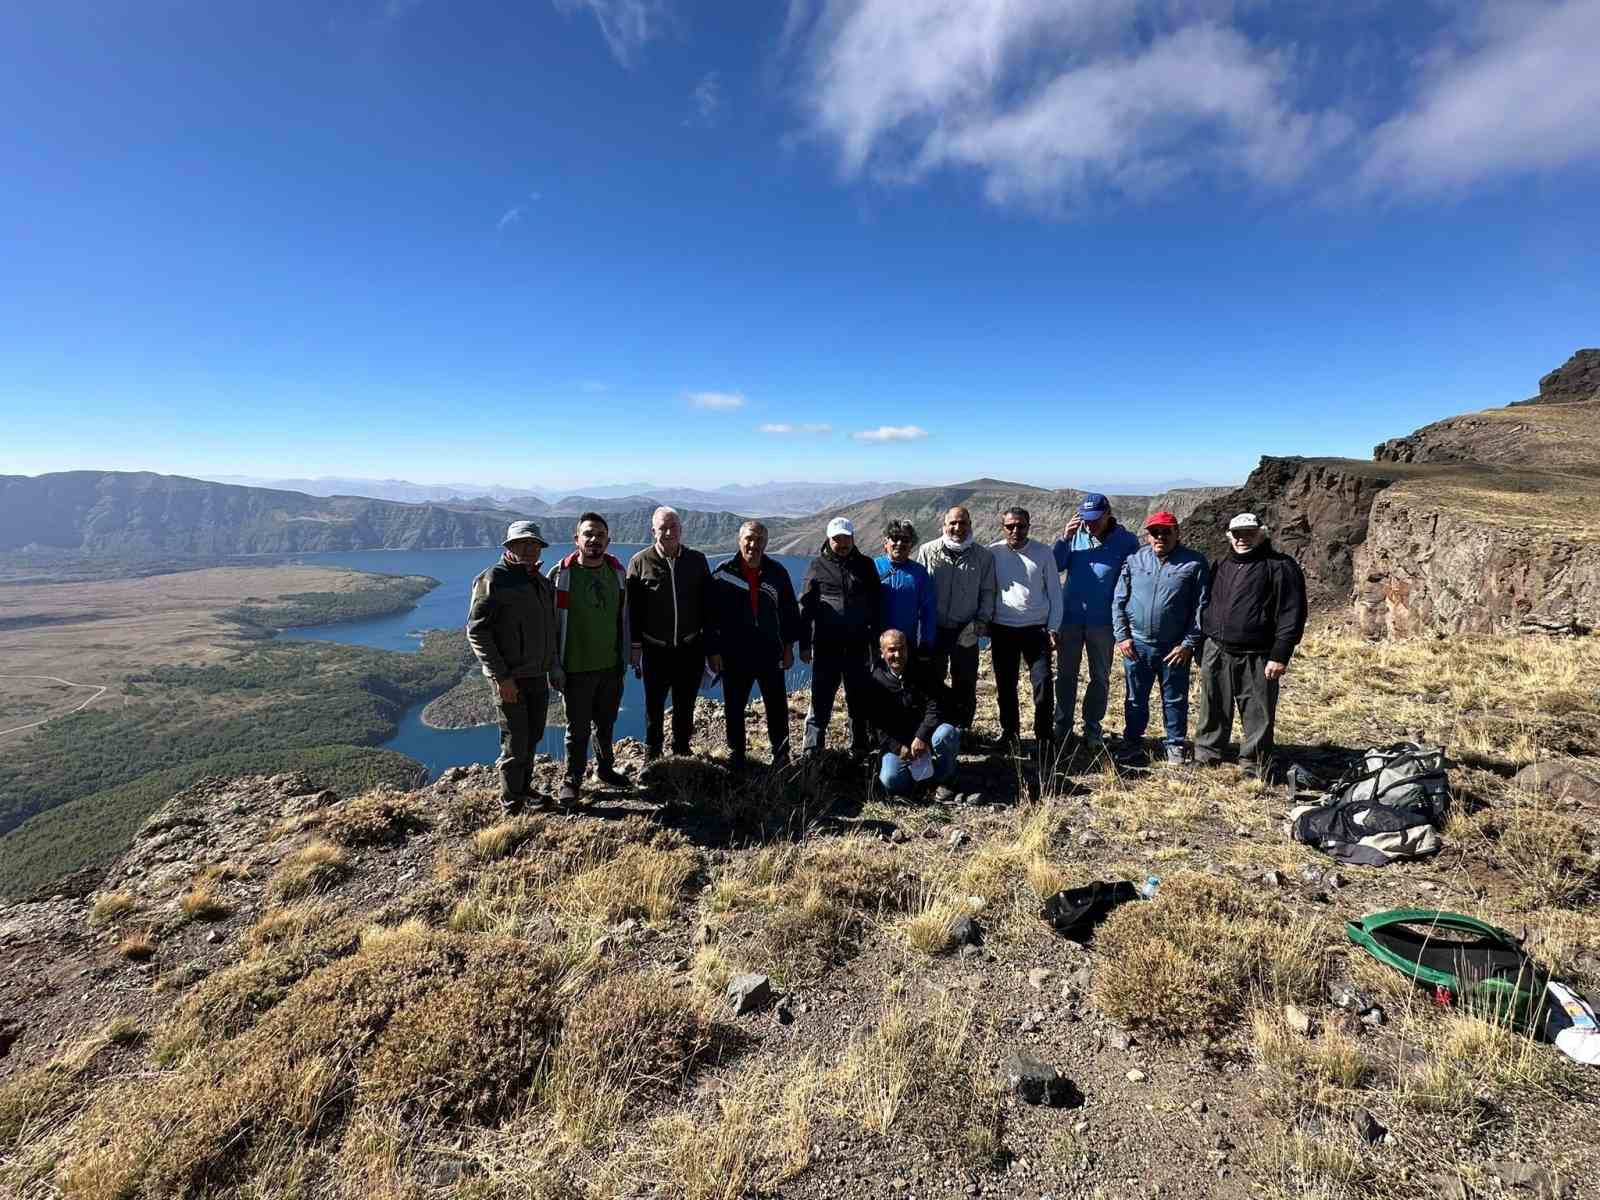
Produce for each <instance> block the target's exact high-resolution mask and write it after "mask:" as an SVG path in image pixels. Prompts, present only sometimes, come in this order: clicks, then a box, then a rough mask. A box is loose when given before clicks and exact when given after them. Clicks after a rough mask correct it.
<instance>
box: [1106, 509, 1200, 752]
mask: <svg viewBox="0 0 1600 1200" xmlns="http://www.w3.org/2000/svg"><path fill="white" fill-rule="evenodd" d="M1144 534H1145V540H1146V541H1147V542H1148V543H1149V544H1148V545H1146V546H1144V547H1143V548H1142V549H1140V550H1139V551H1138V552H1137V553H1134V554H1131V555H1129V556H1128V558H1127V559H1126V560H1125V561H1124V562H1123V564H1122V571H1121V574H1120V575H1118V577H1117V588H1116V592H1115V594H1114V596H1113V598H1112V602H1111V624H1112V627H1113V636H1114V637H1115V638H1116V639H1117V641H1116V647H1117V654H1118V655H1119V656H1120V657H1121V659H1122V670H1123V676H1124V679H1125V680H1126V682H1127V694H1126V697H1125V699H1124V700H1123V731H1122V750H1123V753H1124V754H1125V755H1128V756H1142V754H1143V745H1142V739H1143V738H1144V731H1145V728H1146V726H1148V725H1149V723H1150V688H1151V685H1152V684H1154V683H1155V681H1156V680H1157V679H1159V680H1160V681H1161V715H1162V719H1163V723H1164V724H1165V726H1166V735H1167V736H1166V757H1167V761H1168V762H1169V763H1181V762H1182V761H1183V739H1184V736H1185V735H1186V734H1187V733H1188V729H1189V664H1190V663H1191V662H1192V661H1193V660H1194V656H1195V655H1196V654H1198V653H1199V652H1200V647H1201V646H1202V645H1203V644H1204V641H1205V637H1204V635H1203V634H1202V633H1201V632H1200V610H1201V609H1202V608H1203V607H1205V602H1206V595H1207V592H1208V591H1209V590H1210V584H1211V567H1210V564H1209V563H1207V562H1206V556H1205V555H1203V554H1201V553H1199V552H1198V551H1195V550H1191V549H1189V547H1187V546H1185V545H1183V543H1182V542H1180V541H1179V540H1178V520H1177V518H1176V517H1174V516H1173V515H1172V514H1171V513H1169V512H1158V513H1151V514H1150V516H1149V517H1147V518H1145V523H1144Z"/></svg>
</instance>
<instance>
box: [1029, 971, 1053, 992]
mask: <svg viewBox="0 0 1600 1200" xmlns="http://www.w3.org/2000/svg"><path fill="white" fill-rule="evenodd" d="M1054 977H1055V972H1054V971H1052V970H1050V969H1049V968H1048V967H1034V968H1033V970H1031V971H1029V972H1028V986H1029V987H1031V988H1032V989H1033V990H1034V991H1036V992H1037V991H1043V990H1044V985H1045V984H1047V983H1049V982H1050V980H1051V979H1053V978H1054Z"/></svg>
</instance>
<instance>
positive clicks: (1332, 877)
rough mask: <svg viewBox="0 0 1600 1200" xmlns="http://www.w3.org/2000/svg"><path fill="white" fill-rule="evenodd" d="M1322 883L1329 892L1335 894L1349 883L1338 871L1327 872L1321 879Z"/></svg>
mask: <svg viewBox="0 0 1600 1200" xmlns="http://www.w3.org/2000/svg"><path fill="white" fill-rule="evenodd" d="M1322 882H1323V883H1325V884H1326V885H1327V886H1328V889H1329V890H1330V891H1335V892H1337V891H1338V890H1339V889H1340V888H1342V887H1346V886H1348V885H1349V883H1350V881H1349V880H1348V879H1346V878H1345V877H1344V876H1343V875H1341V874H1340V873H1339V872H1338V871H1329V872H1328V873H1327V874H1326V875H1324V876H1323V877H1322Z"/></svg>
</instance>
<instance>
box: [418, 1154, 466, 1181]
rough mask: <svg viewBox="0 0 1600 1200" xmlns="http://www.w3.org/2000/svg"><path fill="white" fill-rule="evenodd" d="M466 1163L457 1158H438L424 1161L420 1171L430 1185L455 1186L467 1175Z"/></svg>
mask: <svg viewBox="0 0 1600 1200" xmlns="http://www.w3.org/2000/svg"><path fill="white" fill-rule="evenodd" d="M466 1173H467V1168H466V1164H465V1163H463V1162H461V1161H460V1160H459V1159H455V1158H436V1159H434V1160H433V1161H432V1162H429V1163H424V1164H423V1167H422V1170H421V1171H420V1172H418V1174H420V1175H421V1176H422V1178H423V1181H424V1182H425V1183H426V1184H427V1185H428V1186H429V1187H436V1188H453V1187H456V1186H458V1185H459V1184H460V1183H461V1180H462V1178H463V1177H464V1176H465V1175H466Z"/></svg>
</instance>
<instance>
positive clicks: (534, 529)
mask: <svg viewBox="0 0 1600 1200" xmlns="http://www.w3.org/2000/svg"><path fill="white" fill-rule="evenodd" d="M529 540H531V541H535V542H538V543H539V545H541V546H548V545H549V544H550V541H549V539H548V538H546V537H545V536H544V534H542V533H540V532H539V523H538V522H537V521H513V522H511V524H509V525H507V526H506V536H505V540H504V541H502V542H501V543H500V544H501V545H502V546H509V545H511V543H512V542H522V541H529Z"/></svg>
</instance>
